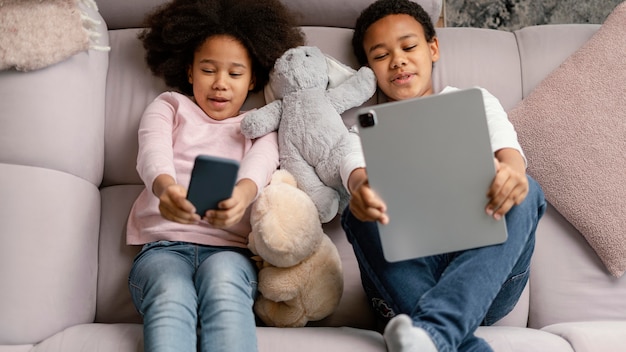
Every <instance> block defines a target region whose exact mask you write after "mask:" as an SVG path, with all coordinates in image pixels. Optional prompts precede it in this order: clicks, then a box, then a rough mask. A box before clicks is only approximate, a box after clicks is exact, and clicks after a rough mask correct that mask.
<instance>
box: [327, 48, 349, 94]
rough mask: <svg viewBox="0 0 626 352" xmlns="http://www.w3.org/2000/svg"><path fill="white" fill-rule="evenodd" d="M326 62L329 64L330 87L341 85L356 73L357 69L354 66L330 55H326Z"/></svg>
mask: <svg viewBox="0 0 626 352" xmlns="http://www.w3.org/2000/svg"><path fill="white" fill-rule="evenodd" d="M326 64H327V65H328V88H334V87H337V86H339V85H340V84H341V83H343V82H344V81H345V80H347V79H348V78H350V77H351V76H352V75H354V74H355V73H356V70H354V69H353V68H352V67H350V66H348V65H346V64H343V63H342V62H340V61H339V60H337V59H335V58H334V57H332V56H330V55H326Z"/></svg>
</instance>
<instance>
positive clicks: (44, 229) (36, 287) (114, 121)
mask: <svg viewBox="0 0 626 352" xmlns="http://www.w3.org/2000/svg"><path fill="white" fill-rule="evenodd" d="M97 2H98V6H99V13H98V12H96V11H95V10H94V9H87V11H88V13H89V14H90V15H91V16H92V17H94V18H100V15H101V16H102V18H100V19H101V20H102V23H101V24H100V26H99V27H98V30H99V31H100V33H101V34H102V36H101V37H100V39H99V45H100V46H110V49H111V50H110V52H105V51H99V50H89V51H85V52H80V53H78V54H76V55H74V56H72V57H70V58H69V59H67V60H65V61H63V62H60V63H58V64H55V65H52V66H50V67H47V68H44V69H41V70H37V71H33V72H27V73H24V72H18V71H15V70H8V71H2V72H0V238H1V241H0V243H1V245H0V284H1V285H2V286H1V289H0V352H23V351H59V352H75V351H84V352H87V351H89V352H92V351H106V352H109V351H141V350H142V326H141V319H140V316H139V315H138V314H137V313H136V311H135V310H134V308H133V306H132V303H131V301H130V296H129V293H128V288H127V274H128V271H129V268H130V265H131V262H132V259H133V256H134V255H135V253H136V252H137V250H138V248H134V247H129V246H126V245H125V243H124V229H125V222H126V218H127V215H128V212H129V209H130V206H131V204H132V202H133V201H134V199H135V197H136V196H137V195H138V194H139V192H140V191H141V190H142V188H143V187H144V186H143V185H142V184H141V181H140V179H139V177H138V176H137V174H136V172H135V157H136V152H137V140H136V139H137V136H136V133H137V127H138V122H139V118H140V116H141V113H142V110H143V109H144V107H145V106H146V105H147V103H148V102H149V101H151V99H153V98H154V97H155V96H156V95H157V94H158V93H159V92H160V91H162V90H163V89H165V87H164V86H163V84H162V83H161V82H160V81H159V80H157V79H155V78H153V77H151V75H150V73H149V72H148V70H147V69H146V67H145V65H144V62H143V51H142V50H143V49H142V47H141V45H140V43H139V41H138V40H137V39H136V35H137V33H138V30H139V29H138V27H139V26H140V24H141V19H142V17H143V15H144V14H145V13H146V12H147V11H149V10H150V9H151V8H152V7H153V6H155V5H157V4H159V3H161V2H163V1H162V0H135V1H126V0H98V1H97ZM285 2H286V3H287V4H288V5H289V6H290V7H291V8H292V9H294V10H296V11H298V12H300V13H302V15H303V16H302V17H301V18H300V23H301V25H302V26H303V29H304V31H305V33H306V35H307V38H308V42H309V44H312V45H317V46H319V47H320V48H321V49H322V50H324V51H325V52H327V53H329V54H331V55H333V56H334V57H336V58H338V59H339V60H342V61H343V62H346V63H349V64H353V65H354V63H355V61H354V58H353V57H352V54H351V49H350V44H349V43H350V38H351V33H352V32H351V29H349V28H350V27H351V26H352V25H353V22H354V19H355V16H356V15H357V14H358V13H359V12H360V11H361V10H362V9H363V8H364V7H365V6H366V5H367V4H368V3H370V2H371V1H369V0H361V1H359V0H346V1H337V0H318V1H309V0H286V1H285ZM422 3H424V4H425V5H426V8H427V9H428V10H429V11H431V13H432V14H433V17H435V18H436V17H438V14H439V11H440V9H441V4H440V3H439V2H438V1H432V2H431V1H423V2H422ZM598 28H599V26H598V25H555V26H535V27H529V28H524V29H522V30H520V31H517V32H515V33H511V32H504V31H496V30H487V29H471V28H440V29H438V35H439V37H440V42H441V54H442V59H441V61H440V62H439V63H437V64H436V67H435V84H436V88H441V87H443V86H445V85H453V86H457V87H468V86H472V85H480V86H483V87H485V88H487V89H489V90H490V91H491V92H492V93H494V94H495V95H496V96H497V97H499V98H500V99H501V102H502V104H503V105H504V107H505V108H506V109H511V108H512V107H514V106H515V105H516V104H517V103H518V102H520V101H521V100H522V98H523V97H525V96H527V95H528V94H529V92H531V91H532V89H533V88H534V87H535V86H536V85H537V84H538V83H539V82H540V81H541V80H542V79H543V78H544V77H545V76H546V75H547V74H548V73H549V72H550V71H552V70H553V69H554V68H555V67H557V66H558V65H559V63H560V62H562V61H563V60H564V59H565V58H566V57H568V56H569V55H570V54H571V53H572V52H574V51H575V50H576V49H577V48H578V47H580V46H581V45H582V44H583V43H585V42H586V41H587V40H588V39H589V38H590V37H591V36H592V35H593V34H594V32H595V31H596V30H597V29H598ZM261 103H262V98H261V97H260V96H256V97H253V98H251V99H250V100H249V101H248V103H247V104H248V106H249V107H252V106H258V105H259V104H261ZM345 119H346V121H352V119H353V117H352V116H351V112H348V113H346V116H345ZM325 229H326V230H327V233H328V235H329V236H331V238H332V239H333V240H334V242H335V243H336V244H337V246H338V248H339V250H340V254H341V257H342V260H343V265H344V270H345V293H344V296H343V298H342V301H341V304H340V307H339V308H338V310H337V311H336V313H335V314H333V315H332V316H330V317H328V318H326V319H324V320H323V321H320V322H315V323H310V324H309V325H310V326H309V327H305V328H294V329H279V328H267V327H259V328H258V338H259V346H260V350H261V351H267V352H269V351H271V352H278V351H300V352H306V351H385V345H384V342H383V339H382V336H381V335H380V333H379V332H377V329H376V324H375V321H374V318H373V315H372V313H371V311H370V310H369V308H368V304H367V300H366V298H365V295H364V293H363V291H362V289H361V286H360V279H359V273H358V269H357V265H356V262H355V259H354V255H353V253H352V249H351V247H350V246H349V244H348V243H347V242H346V239H345V236H344V234H343V232H342V230H341V228H340V226H339V223H338V221H337V219H335V220H334V221H332V222H331V223H329V224H327V225H326V226H325ZM470 279H471V278H470ZM478 335H480V336H482V337H484V338H485V339H486V340H487V341H488V342H489V343H490V344H491V345H492V346H493V347H494V349H495V350H496V351H497V352H505V351H515V352H530V351H547V352H561V351H563V352H565V351H577V352H590V351H597V352H611V351H626V277H621V278H616V277H614V276H611V275H610V274H609V273H608V272H607V270H606V269H605V267H604V266H603V264H602V262H601V261H600V260H599V259H598V257H597V255H596V254H595V252H594V251H593V250H592V249H591V247H590V246H589V245H588V244H587V242H586V241H585V239H584V238H583V237H582V236H581V235H580V234H579V233H578V232H577V231H576V230H575V229H574V227H573V226H572V225H571V224H570V223H569V222H568V221H566V220H565V218H564V217H562V216H561V215H560V214H559V213H558V212H557V211H555V209H554V208H553V207H550V208H549V209H548V211H547V214H546V215H545V217H544V218H543V220H542V221H541V223H540V225H539V229H538V231H537V247H536V251H535V254H534V257H533V262H532V275H531V279H530V283H529V285H528V287H527V289H526V291H525V293H524V295H523V297H522V299H521V300H520V302H519V304H518V305H517V307H516V308H515V310H514V311H513V312H512V313H511V314H509V315H508V316H507V317H505V318H504V319H503V320H502V321H500V322H499V323H498V324H497V326H493V327H481V328H480V329H479V330H478Z"/></svg>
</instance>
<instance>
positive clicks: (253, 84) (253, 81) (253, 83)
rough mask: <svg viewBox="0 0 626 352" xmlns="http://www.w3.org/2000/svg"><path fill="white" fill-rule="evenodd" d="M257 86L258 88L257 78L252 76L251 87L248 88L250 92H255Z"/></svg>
mask: <svg viewBox="0 0 626 352" xmlns="http://www.w3.org/2000/svg"><path fill="white" fill-rule="evenodd" d="M255 86H256V76H254V75H252V78H251V79H250V85H249V86H248V91H251V90H253V89H254V87H255Z"/></svg>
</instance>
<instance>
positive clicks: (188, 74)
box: [187, 65, 193, 84]
mask: <svg viewBox="0 0 626 352" xmlns="http://www.w3.org/2000/svg"><path fill="white" fill-rule="evenodd" d="M187 80H188V81H189V84H193V70H192V67H191V65H189V67H188V68H187Z"/></svg>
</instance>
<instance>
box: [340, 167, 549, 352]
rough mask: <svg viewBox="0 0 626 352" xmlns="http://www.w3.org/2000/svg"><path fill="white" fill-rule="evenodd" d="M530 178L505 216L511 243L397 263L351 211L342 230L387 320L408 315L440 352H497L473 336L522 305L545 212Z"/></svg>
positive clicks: (372, 298)
mask: <svg viewBox="0 0 626 352" xmlns="http://www.w3.org/2000/svg"><path fill="white" fill-rule="evenodd" d="M528 179H529V188H530V189H529V193H528V196H527V197H526V199H525V200H524V202H522V204H520V205H517V206H515V207H513V208H512V209H511V210H510V211H509V212H508V213H507V214H506V224H507V231H508V239H507V240H506V242H504V243H502V244H499V245H493V246H486V247H481V248H477V249H471V250H466V251H459V252H454V253H447V254H442V255H435V256H429V257H422V258H417V259H411V260H406V261H400V262H394V263H389V262H387V261H386V260H385V259H384V257H383V253H382V249H381V245H380V237H379V234H378V226H377V224H376V223H375V222H361V221H359V220H358V219H356V218H355V217H354V216H353V215H352V213H351V212H350V210H349V208H348V209H346V211H345V212H344V213H343V215H342V226H343V228H344V231H345V232H346V235H347V236H348V240H349V241H350V243H352V247H353V249H354V253H355V255H356V258H357V260H358V262H359V268H360V270H361V278H362V282H363V286H364V288H365V291H366V293H367V295H368V297H369V299H370V302H371V304H372V306H373V308H374V309H375V310H376V311H377V313H378V315H379V317H380V318H381V320H382V322H383V323H384V322H386V321H387V320H389V319H390V318H392V317H393V316H395V315H396V314H407V315H409V316H410V317H411V318H412V320H413V325H414V326H417V327H420V328H423V329H424V330H426V331H427V332H428V333H429V335H430V336H431V338H432V340H433V342H434V343H435V345H436V346H437V348H438V350H439V352H454V351H463V352H466V351H481V352H483V351H492V349H491V347H490V346H489V345H488V344H487V343H486V342H485V341H484V340H483V339H480V338H478V337H476V336H475V335H474V332H475V331H476V329H477V328H478V326H480V325H491V324H493V323H495V322H496V321H498V320H499V319H501V318H502V317H504V316H505V315H506V314H507V313H509V312H510V311H511V310H512V309H513V307H514V306H515V304H516V303H517V301H518V300H519V297H520V295H521V293H522V291H523V290H524V287H525V286H526V282H527V281H528V276H529V269H530V258H531V256H532V253H533V249H534V245H535V229H536V228H537V223H538V222H539V219H540V218H541V216H542V215H543V213H544V211H545V207H546V204H545V200H544V197H543V192H542V190H541V188H540V186H539V185H538V184H537V182H535V181H534V180H533V179H532V178H530V177H529V178H528Z"/></svg>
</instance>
